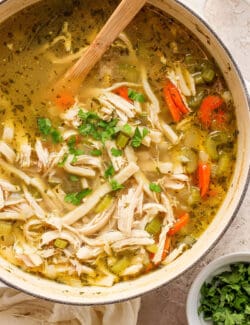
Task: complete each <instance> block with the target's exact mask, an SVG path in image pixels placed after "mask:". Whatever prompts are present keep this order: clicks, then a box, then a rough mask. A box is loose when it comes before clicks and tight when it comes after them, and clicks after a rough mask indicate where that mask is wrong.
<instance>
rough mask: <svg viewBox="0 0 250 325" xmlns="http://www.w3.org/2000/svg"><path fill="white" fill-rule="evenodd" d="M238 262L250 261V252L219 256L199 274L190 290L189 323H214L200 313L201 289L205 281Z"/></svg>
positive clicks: (198, 324)
mask: <svg viewBox="0 0 250 325" xmlns="http://www.w3.org/2000/svg"><path fill="white" fill-rule="evenodd" d="M238 262H245V263H250V253H248V252H239V253H232V254H229V255H225V256H222V257H219V258H218V259H216V260H214V261H213V262H211V263H210V264H208V265H207V266H205V267H204V269H203V270H202V271H201V272H200V273H199V274H198V276H197V277H196V278H195V280H194V282H193V284H192V286H191V288H190V290H189V293H188V297H187V304H186V315H187V320H188V324H189V325H208V324H212V323H211V322H208V321H205V320H204V319H203V317H202V315H198V307H199V305H200V289H201V287H202V285H203V283H204V282H205V281H206V282H209V281H210V280H212V278H213V277H214V276H215V275H217V274H220V273H222V272H224V271H227V270H229V265H230V264H234V263H238Z"/></svg>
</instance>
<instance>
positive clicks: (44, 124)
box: [37, 117, 52, 135]
mask: <svg viewBox="0 0 250 325" xmlns="http://www.w3.org/2000/svg"><path fill="white" fill-rule="evenodd" d="M37 125H38V128H39V131H40V132H41V133H42V134H43V135H48V134H50V131H51V127H52V125H51V121H50V120H49V119H48V118H43V117H39V118H38V119H37Z"/></svg>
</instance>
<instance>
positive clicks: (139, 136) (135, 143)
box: [131, 127, 149, 148]
mask: <svg viewBox="0 0 250 325" xmlns="http://www.w3.org/2000/svg"><path fill="white" fill-rule="evenodd" d="M148 133H149V131H148V129H147V128H143V130H142V133H141V132H140V130H139V128H138V127H136V129H135V133H134V136H133V138H132V140H131V146H132V147H134V148H138V147H140V146H141V144H142V140H143V139H144V138H145V136H146V135H147V134H148Z"/></svg>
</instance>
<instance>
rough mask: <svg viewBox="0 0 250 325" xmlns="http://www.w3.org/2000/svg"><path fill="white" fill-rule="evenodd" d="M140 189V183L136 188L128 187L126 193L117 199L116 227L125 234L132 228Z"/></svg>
mask: <svg viewBox="0 0 250 325" xmlns="http://www.w3.org/2000/svg"><path fill="white" fill-rule="evenodd" d="M141 191H142V183H140V184H139V185H138V186H137V188H130V189H129V190H128V193H127V194H124V195H122V196H121V197H120V199H119V200H118V206H117V210H118V212H117V214H118V229H119V230H120V231H121V232H123V233H124V234H126V235H129V234H130V233H131V230H132V224H133V220H134V215H135V211H136V207H137V204H138V200H139V197H140V195H141Z"/></svg>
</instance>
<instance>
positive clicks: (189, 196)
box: [0, 0, 237, 286]
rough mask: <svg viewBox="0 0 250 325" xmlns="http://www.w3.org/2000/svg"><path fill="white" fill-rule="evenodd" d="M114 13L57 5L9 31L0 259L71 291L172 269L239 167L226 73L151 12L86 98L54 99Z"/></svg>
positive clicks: (86, 88) (98, 6)
mask: <svg viewBox="0 0 250 325" xmlns="http://www.w3.org/2000/svg"><path fill="white" fill-rule="evenodd" d="M116 5H117V2H115V1H108V0H105V1H103V0H102V1H101V0H97V1H94V2H93V1H91V0H84V1H63V3H62V2H61V1H59V0H53V1H48V0H47V1H43V2H42V3H41V4H36V5H34V6H32V7H30V8H28V9H25V10H24V11H23V12H21V13H18V14H17V15H15V16H14V17H12V18H10V19H9V20H7V21H6V22H4V23H3V24H2V25H1V29H0V35H1V44H0V49H1V50H0V60H1V74H0V109H1V110H0V119H1V130H0V131H1V141H0V153H1V155H0V167H1V177H0V209H1V210H0V235H1V236H0V253H1V256H2V257H3V258H5V259H7V260H8V261H9V262H11V263H13V264H15V265H16V266H18V267H20V268H22V269H23V270H26V271H27V272H32V273H36V274H38V275H40V276H42V277H46V278H49V279H53V280H56V281H59V282H63V283H66V284H69V285H76V286H82V285H98V286H112V285H114V284H115V283H117V282H118V281H124V280H127V279H130V278H134V277H137V276H140V275H143V274H145V273H147V272H150V271H153V270H155V269H157V268H160V267H162V266H164V265H166V264H168V263H171V262H172V261H173V260H175V259H176V258H177V257H178V256H179V255H181V254H182V253H183V252H184V251H185V250H187V249H189V248H190V247H192V245H194V244H195V242H196V241H197V239H198V238H199V236H200V234H201V233H202V232H203V231H204V230H205V229H206V227H207V226H208V225H209V223H210V222H211V220H212V219H213V217H214V215H215V214H216V212H217V210H218V208H219V207H220V205H221V203H222V201H223V199H224V197H225V194H226V192H227V189H228V187H229V184H230V180H231V176H232V172H233V168H234V161H235V153H236V143H237V127H236V120H235V112H234V106H233V102H232V99H231V94H230V92H229V90H228V89H227V85H226V84H225V81H224V79H223V76H222V75H221V72H220V70H219V69H218V67H217V66H216V63H215V62H214V60H213V58H212V57H211V56H210V54H209V53H207V52H206V51H205V50H204V48H203V47H202V46H201V44H200V43H199V41H198V40H197V39H196V38H195V37H194V36H193V35H192V34H190V32H189V31H187V30H186V29H185V28H184V27H183V26H182V25H181V24H180V23H179V22H177V21H175V20H174V19H173V18H172V17H169V16H167V15H165V14H163V12H161V11H159V10H156V9H155V8H154V7H151V6H149V5H147V6H146V7H145V8H144V9H143V10H142V11H141V12H140V13H139V14H138V15H137V17H136V18H135V19H134V20H133V22H132V23H131V24H130V25H129V27H128V28H127V29H126V30H125V32H124V33H122V34H121V35H120V36H119V38H118V39H117V40H116V41H115V42H114V43H113V44H112V46H111V48H110V49H109V50H108V51H107V53H106V54H105V55H104V56H103V58H102V60H101V61H100V62H99V63H98V64H97V65H96V67H95V68H94V69H93V70H92V72H91V73H90V75H89V76H88V78H87V79H86V80H85V81H84V83H83V85H82V87H81V89H80V90H79V93H78V94H77V96H75V97H73V96H72V95H71V93H70V91H69V90H65V92H63V93H60V94H58V95H57V96H56V98H55V100H51V98H49V99H48V96H47V94H49V90H50V91H51V90H52V92H53V84H55V82H56V80H58V78H59V76H60V75H62V73H63V72H64V71H65V70H66V69H67V68H68V67H69V66H71V65H72V63H73V62H74V61H75V60H76V59H77V58H78V57H79V56H80V55H81V54H82V53H83V52H84V51H85V50H86V49H87V48H88V46H89V44H90V43H91V42H92V41H93V39H94V37H95V36H96V34H97V32H98V30H100V28H101V27H102V25H103V24H104V22H105V21H106V20H107V18H108V17H109V15H110V13H111V12H112V11H113V10H114V8H115V6H116Z"/></svg>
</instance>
